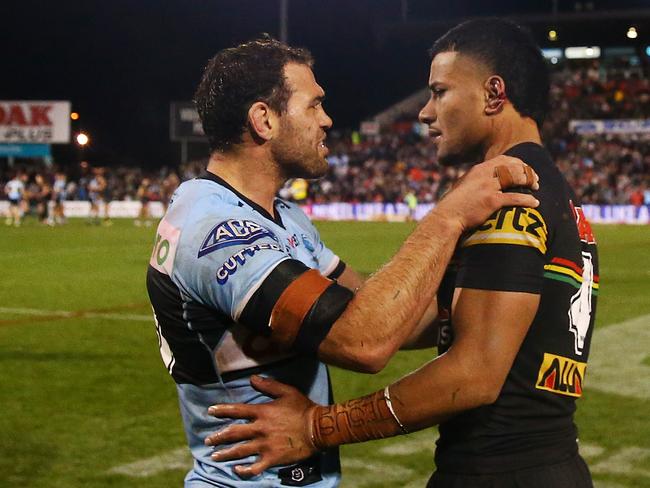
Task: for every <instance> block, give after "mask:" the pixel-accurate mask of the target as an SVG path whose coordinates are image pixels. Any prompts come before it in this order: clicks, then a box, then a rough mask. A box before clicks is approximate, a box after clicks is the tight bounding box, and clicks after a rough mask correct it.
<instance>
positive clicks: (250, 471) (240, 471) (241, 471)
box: [234, 459, 271, 478]
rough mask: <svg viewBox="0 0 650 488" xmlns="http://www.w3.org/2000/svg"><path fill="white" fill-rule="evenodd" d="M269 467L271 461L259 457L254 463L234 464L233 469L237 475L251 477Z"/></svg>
mask: <svg viewBox="0 0 650 488" xmlns="http://www.w3.org/2000/svg"><path fill="white" fill-rule="evenodd" d="M270 467H271V463H269V462H266V461H264V460H263V459H260V460H259V461H257V462H256V463H253V464H249V465H248V466H245V465H243V464H240V465H239V466H235V467H234V471H235V473H236V474H237V475H238V476H241V477H242V478H252V477H253V476H259V475H260V474H262V472H264V471H266V470H267V469H268V468H270Z"/></svg>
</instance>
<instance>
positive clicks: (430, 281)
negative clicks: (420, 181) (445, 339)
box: [318, 210, 463, 372]
mask: <svg viewBox="0 0 650 488" xmlns="http://www.w3.org/2000/svg"><path fill="white" fill-rule="evenodd" d="M462 230H463V227H462V226H461V225H459V224H458V223H456V222H455V221H454V220H453V219H451V218H449V217H447V215H445V213H444V211H436V210H434V211H433V212H431V213H430V214H429V215H427V217H425V220H424V222H422V223H421V224H420V225H419V226H418V227H417V228H416V230H415V231H414V232H413V234H411V236H409V238H408V239H407V240H406V242H405V243H404V244H403V246H402V248H401V249H400V250H399V252H398V253H397V254H396V255H395V256H394V257H393V259H392V260H391V261H390V262H389V263H388V264H387V265H385V266H384V267H383V268H382V269H381V270H379V271H378V272H377V273H376V274H375V275H373V276H371V277H370V278H369V279H368V280H367V281H366V282H365V283H364V284H363V285H362V286H361V288H360V289H359V290H358V291H357V293H356V295H355V296H354V298H353V299H352V300H351V301H350V302H349V304H348V306H347V307H346V309H345V310H344V311H343V313H342V314H341V316H340V317H339V319H338V320H337V321H336V322H335V323H334V325H333V326H332V328H331V330H330V331H329V333H328V334H327V336H326V337H325V339H324V340H323V342H322V343H321V344H320V347H319V350H318V355H319V357H320V358H321V359H322V360H323V361H324V362H326V363H329V364H334V365H336V366H340V367H343V368H346V369H353V370H361V371H367V372H376V371H379V370H381V369H382V368H383V367H384V366H385V364H386V363H387V362H388V360H389V359H390V357H391V356H392V355H393V354H394V353H395V351H396V350H397V349H399V347H400V346H401V345H402V343H403V342H404V341H405V340H406V339H407V338H408V337H409V335H410V334H411V332H412V331H413V329H414V327H415V326H416V325H418V323H419V321H420V318H421V317H422V315H423V314H424V312H425V310H426V308H427V307H428V306H429V304H430V303H431V302H432V300H433V297H434V295H435V293H436V291H437V289H438V286H439V285H440V281H441V279H442V275H443V274H444V271H445V269H446V267H447V263H448V262H449V259H450V258H451V255H452V253H453V250H454V247H455V244H456V241H457V240H458V238H459V237H460V234H461V232H462Z"/></svg>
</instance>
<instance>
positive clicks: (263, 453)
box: [206, 289, 539, 476]
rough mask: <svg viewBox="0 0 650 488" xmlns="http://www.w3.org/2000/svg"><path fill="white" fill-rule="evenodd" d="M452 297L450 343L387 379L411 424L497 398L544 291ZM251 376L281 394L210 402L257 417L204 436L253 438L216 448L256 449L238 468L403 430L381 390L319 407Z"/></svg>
mask: <svg viewBox="0 0 650 488" xmlns="http://www.w3.org/2000/svg"><path fill="white" fill-rule="evenodd" d="M455 302H456V303H455V307H454V310H453V314H452V320H453V322H454V328H455V330H456V337H455V339H454V343H453V346H452V347H451V348H450V349H449V350H448V351H447V352H446V353H445V354H443V355H441V356H439V357H438V358H436V359H434V360H433V361H431V362H429V363H427V364H425V365H424V366H422V367H421V368H419V369H418V370H416V371H414V372H413V373H411V374H409V375H407V376H405V377H404V378H402V379H400V380H399V381H397V382H396V383H394V384H392V385H390V386H389V387H388V391H389V392H390V398H391V403H392V408H393V410H394V412H395V414H396V416H397V418H398V419H399V420H400V422H401V423H402V425H403V426H404V427H405V429H406V430H407V431H409V432H412V431H416V430H419V429H424V428H426V427H429V426H432V425H435V424H438V423H440V422H441V421H444V420H445V419H447V418H448V417H449V416H452V415H455V414H457V413H459V412H462V411H464V410H468V409H471V408H476V407H479V406H481V405H486V404H489V403H492V402H494V401H495V400H496V398H497V396H498V394H499V392H500V390H501V388H502V386H503V383H504V381H505V378H506V376H507V374H508V371H509V370H510V368H511V366H512V362H513V361H514V358H515V356H516V354H517V352H518V350H519V348H520V347H521V343H522V341H523V339H524V337H525V335H526V332H527V331H528V328H529V327H530V324H531V323H532V320H533V318H534V316H535V313H536V311H537V307H538V305H539V295H536V294H532V293H520V292H501V291H485V290H474V289H458V290H456V296H455ZM252 384H253V385H254V386H255V387H256V388H258V389H259V390H260V391H263V392H264V393H266V394H268V395H271V396H274V397H277V398H278V399H277V400H276V401H274V402H272V403H270V404H265V405H256V406H251V405H217V406H213V407H211V408H210V413H211V414H212V415H216V416H218V417H236V418H248V419H251V420H252V422H251V423H250V424H244V425H233V426H230V427H227V428H226V429H224V430H222V431H221V432H218V433H216V434H213V435H212V436H209V437H208V438H207V439H206V444H209V445H219V444H224V443H231V442H236V441H241V440H246V439H251V440H250V441H249V442H247V443H243V444H239V445H237V446H234V447H231V448H227V449H224V450H220V451H216V452H215V453H214V454H213V458H214V459H215V460H218V461H224V460H228V459H234V458H240V457H244V456H248V455H251V454H259V455H260V459H259V460H258V461H257V462H256V463H254V464H252V465H250V466H247V467H244V466H239V467H238V468H237V472H238V473H239V474H241V475H244V476H248V475H253V474H258V473H260V472H262V471H263V470H264V469H267V468H268V467H269V466H272V465H275V464H289V463H292V462H294V461H297V460H299V459H303V458H305V457H307V456H308V455H310V454H311V453H313V452H314V451H315V450H316V448H318V449H324V448H327V447H332V446H336V445H340V444H346V443H352V442H363V441H367V440H371V439H378V438H383V437H390V436H395V435H399V434H402V433H404V431H403V430H402V428H401V427H400V425H399V424H398V423H397V421H396V420H395V418H394V417H393V416H392V414H391V413H390V410H389V409H388V407H387V403H386V400H385V397H384V392H382V391H378V392H376V393H374V394H371V395H368V396H366V397H362V398H358V399H354V400H349V401H347V402H345V403H342V404H336V405H330V406H327V407H322V406H318V405H315V404H313V403H312V402H311V401H309V400H308V399H307V398H306V397H304V396H302V395H301V394H300V393H299V392H297V390H295V389H293V388H291V387H289V386H286V385H282V384H280V383H277V382H274V381H272V380H269V379H261V378H255V379H254V380H253V381H252ZM352 419H354V420H353V421H352Z"/></svg>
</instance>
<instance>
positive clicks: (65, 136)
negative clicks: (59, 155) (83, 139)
mask: <svg viewBox="0 0 650 488" xmlns="http://www.w3.org/2000/svg"><path fill="white" fill-rule="evenodd" d="M69 142H70V102H67V101H50V100H44V101H32V100H30V101H20V100H0V143H20V144H44V143H45V144H53V143H69Z"/></svg>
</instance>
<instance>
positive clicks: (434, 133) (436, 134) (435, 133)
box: [429, 127, 442, 144]
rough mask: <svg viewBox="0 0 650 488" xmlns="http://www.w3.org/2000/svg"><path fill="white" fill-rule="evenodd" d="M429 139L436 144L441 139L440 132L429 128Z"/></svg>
mask: <svg viewBox="0 0 650 488" xmlns="http://www.w3.org/2000/svg"><path fill="white" fill-rule="evenodd" d="M429 137H431V139H433V142H434V143H435V144H437V143H439V142H440V139H441V138H442V132H441V131H440V130H439V129H435V128H433V127H429Z"/></svg>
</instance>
